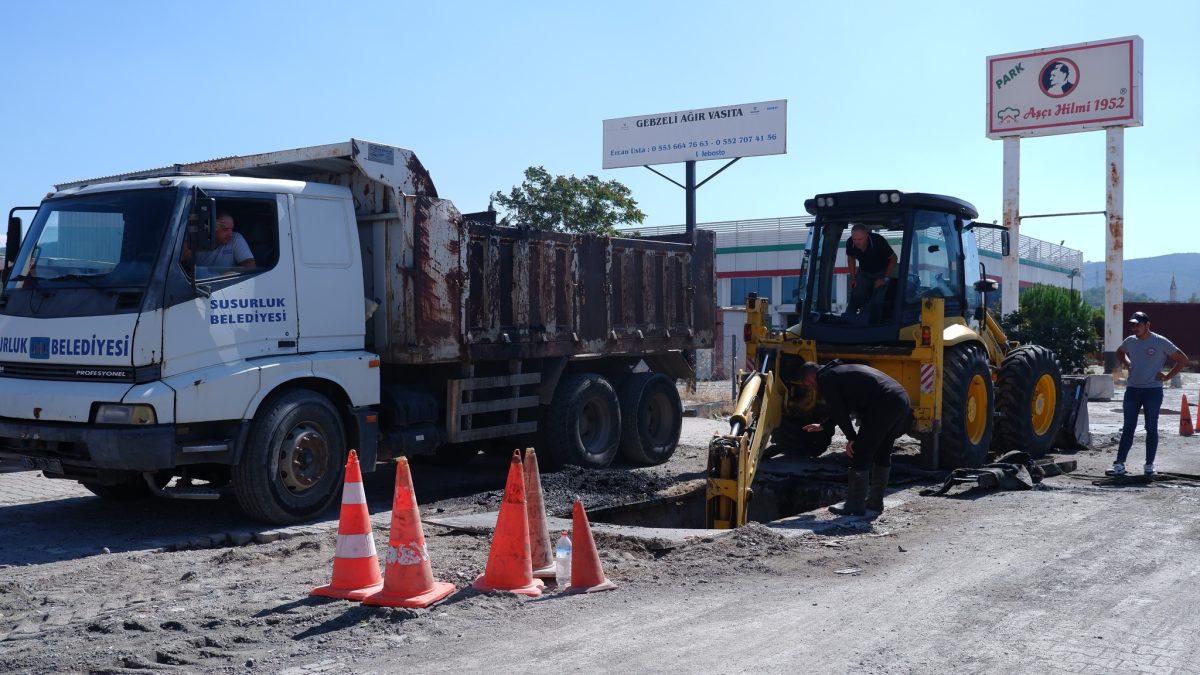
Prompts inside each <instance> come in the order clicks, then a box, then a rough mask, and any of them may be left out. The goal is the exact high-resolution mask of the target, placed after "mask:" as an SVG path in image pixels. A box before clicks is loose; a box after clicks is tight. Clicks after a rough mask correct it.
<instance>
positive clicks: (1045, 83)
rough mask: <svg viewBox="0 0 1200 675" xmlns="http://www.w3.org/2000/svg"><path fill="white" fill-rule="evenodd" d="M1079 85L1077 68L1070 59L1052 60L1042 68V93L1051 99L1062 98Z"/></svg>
mask: <svg viewBox="0 0 1200 675" xmlns="http://www.w3.org/2000/svg"><path fill="white" fill-rule="evenodd" d="M1077 84H1079V66H1076V65H1075V62H1074V61H1072V60H1071V59H1054V60H1053V61H1050V62H1048V63H1047V64H1046V65H1045V67H1043V68H1042V75H1041V86H1042V93H1044V94H1045V95H1047V96H1049V97H1051V98H1062V97H1063V96H1066V95H1067V94H1069V93H1071V90H1072V89H1074V88H1075V85H1077Z"/></svg>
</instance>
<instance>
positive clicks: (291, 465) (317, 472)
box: [279, 424, 329, 494]
mask: <svg viewBox="0 0 1200 675" xmlns="http://www.w3.org/2000/svg"><path fill="white" fill-rule="evenodd" d="M328 464H329V444H328V443H326V442H325V437H324V436H323V435H322V434H321V432H320V431H319V430H318V429H316V428H315V427H313V426H311V425H309V424H298V425H296V427H294V428H293V429H292V431H291V432H290V433H289V434H288V436H287V439H286V440H285V441H284V444H283V447H282V448H280V451H279V477H280V479H281V480H282V481H283V485H284V487H286V488H287V489H288V491H289V492H292V493H295V494H299V493H302V492H305V491H306V490H309V489H310V488H312V486H314V485H316V484H317V483H319V482H320V481H321V479H322V478H324V477H325V472H326V471H327V470H328Z"/></svg>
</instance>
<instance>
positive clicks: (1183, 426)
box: [1179, 394, 1200, 436]
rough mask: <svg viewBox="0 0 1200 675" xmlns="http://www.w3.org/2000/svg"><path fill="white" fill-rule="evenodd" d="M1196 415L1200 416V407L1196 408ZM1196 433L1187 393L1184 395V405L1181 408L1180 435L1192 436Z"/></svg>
mask: <svg viewBox="0 0 1200 675" xmlns="http://www.w3.org/2000/svg"><path fill="white" fill-rule="evenodd" d="M1196 416H1197V417H1200V407H1197V408H1196ZM1193 433H1195V430H1194V429H1192V411H1191V410H1188V402H1187V394H1184V395H1183V406H1182V407H1181V408H1180V410H1179V435H1180V436H1191V435H1192V434H1193Z"/></svg>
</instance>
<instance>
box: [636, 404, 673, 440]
mask: <svg viewBox="0 0 1200 675" xmlns="http://www.w3.org/2000/svg"><path fill="white" fill-rule="evenodd" d="M671 417H672V416H671V401H670V400H669V399H668V398H667V397H666V396H665V395H663V394H657V395H655V396H652V397H650V399H649V400H648V401H647V402H646V406H645V409H644V410H643V411H642V415H641V418H642V429H644V430H645V432H646V436H647V437H649V439H650V440H651V441H652V442H654V443H655V444H659V445H661V444H663V443H666V442H668V441H669V440H670V437H671V425H670V423H669V420H670V419H671Z"/></svg>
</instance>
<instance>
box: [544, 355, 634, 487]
mask: <svg viewBox="0 0 1200 675" xmlns="http://www.w3.org/2000/svg"><path fill="white" fill-rule="evenodd" d="M620 442H621V409H620V406H619V404H618V402H617V393H616V392H615V391H613V388H612V385H611V384H609V383H608V380H606V379H604V378H603V377H601V376H600V375H596V374H594V373H578V374H575V375H568V376H565V377H563V379H562V381H561V382H559V383H558V388H557V389H555V390H554V400H553V401H551V402H550V408H549V410H548V411H547V415H546V434H545V445H546V452H545V453H543V454H544V455H545V457H546V459H547V460H548V461H547V465H548V467H549V468H558V467H561V466H563V465H564V464H575V465H577V466H582V467H584V468H587V469H603V468H604V467H606V466H608V465H609V464H611V463H612V461H613V457H615V456H616V455H617V446H618V445H619V444H620Z"/></svg>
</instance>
